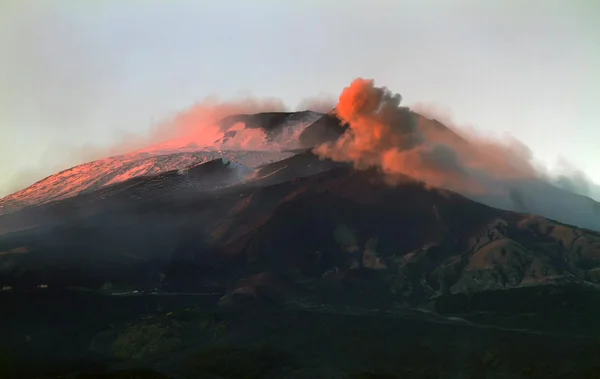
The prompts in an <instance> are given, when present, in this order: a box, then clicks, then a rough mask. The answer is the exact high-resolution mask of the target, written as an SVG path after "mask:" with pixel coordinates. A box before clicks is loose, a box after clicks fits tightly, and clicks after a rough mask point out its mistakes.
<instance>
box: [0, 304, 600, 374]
mask: <svg viewBox="0 0 600 379" xmlns="http://www.w3.org/2000/svg"><path fill="white" fill-rule="evenodd" d="M30 295H31V294H30ZM515 296H518V295H516V294H515ZM515 298H516V297H515ZM594 300H595V301H596V303H597V302H598V298H597V297H596V298H595V299H594ZM0 302H1V306H2V309H7V308H6V307H8V306H10V309H11V310H12V311H11V312H8V314H7V313H5V314H4V315H3V316H2V326H1V327H0V331H1V332H2V335H3V340H2V341H0V350H2V359H0V370H1V371H0V375H1V377H2V378H11V377H15V378H17V377H20V378H123V379H133V378H256V379H258V378H489V377H494V378H596V377H597V376H594V375H597V374H598V370H600V366H599V365H598V360H597V356H598V354H600V343H599V339H598V337H599V336H600V334H598V333H596V334H595V335H581V334H578V333H577V332H573V331H571V330H568V329H566V328H564V327H557V325H555V326H554V327H542V328H539V329H535V328H530V329H524V328H519V326H518V325H512V327H499V326H497V325H493V324H490V323H487V324H486V323H476V322H470V321H467V320H466V319H461V318H453V317H447V316H440V315H436V314H433V313H429V312H423V311H408V310H395V311H388V312H383V311H381V310H376V309H365V308H355V307H347V308H345V309H335V308H332V307H330V306H327V305H318V304H312V305H309V304H308V303H304V304H300V303H296V304H288V305H287V306H276V305H273V304H262V305H258V304H246V305H245V306H243V307H238V308H236V309H232V308H228V307H223V306H217V304H216V302H217V298H216V297H210V296H205V297H200V296H196V297H194V296H190V295H188V296H177V295H173V296H139V297H135V296H130V297H118V296H98V295H92V294H82V293H70V294H68V293H61V294H54V295H52V294H50V293H44V294H39V293H38V294H37V295H32V296H30V297H28V298H27V301H23V300H22V299H21V300H19V299H18V298H16V297H12V298H9V297H6V296H3V297H0ZM49 303H52V304H53V305H54V306H49ZM40 310H43V312H44V315H43V317H42V315H40V314H39V313H38V312H39V311H40ZM513 314H514V313H513ZM473 315H475V313H473ZM597 315H598V313H597V312H596V313H595V318H596V319H597ZM496 316H497V318H498V319H501V318H503V319H506V320H508V319H509V318H510V316H509V314H508V313H505V314H503V315H496ZM4 336H8V339H7V337H4ZM19 336H21V337H23V336H25V338H19Z"/></svg>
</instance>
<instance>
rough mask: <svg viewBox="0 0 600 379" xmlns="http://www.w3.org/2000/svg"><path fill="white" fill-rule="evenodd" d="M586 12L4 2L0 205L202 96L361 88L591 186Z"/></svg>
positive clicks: (515, 5) (599, 165)
mask: <svg viewBox="0 0 600 379" xmlns="http://www.w3.org/2000/svg"><path fill="white" fill-rule="evenodd" d="M598 15H600V2H598V1H595V0H587V1H586V0H580V1H573V0H518V1H517V0H514V1H511V0H488V1H482V0H472V1H468V0H429V1H427V0H414V1H408V0H405V1H396V0H362V1H358V0H357V1H353V0H344V1H342V0H287V1H280V0H277V1H276V0H237V1H234V0H229V1H227V0H219V1H216V0H215V1H208V0H189V1H184V0H179V1H178V0H169V1H167V0H164V1H152V0H143V1H142V0H140V1H134V0H129V1H128V0H114V1H113V0H102V1H100V0H97V1H93V0H89V1H79V0H38V1H34V0H31V1H29V0H1V1H0V195H2V194H6V193H8V192H9V191H12V190H15V189H18V188H17V187H18V185H22V184H23V183H24V182H23V180H25V181H27V180H29V181H31V182H32V181H34V180H36V179H41V177H40V176H41V175H47V174H51V173H52V172H53V170H55V169H57V168H64V167H62V166H61V165H63V166H64V165H66V164H67V162H68V163H78V162H72V160H73V157H74V156H77V154H78V153H77V152H78V151H79V152H80V151H85V150H87V149H89V148H91V147H93V146H102V145H108V144H110V143H111V142H114V141H118V140H120V139H122V138H123V135H126V134H127V133H143V132H144V131H145V130H147V129H149V128H150V127H152V126H153V125H154V124H155V123H157V122H159V121H161V120H163V119H165V118H166V117H168V116H170V115H172V114H173V113H175V112H177V111H179V110H182V109H185V108H186V107H189V106H190V105H192V104H193V103H195V102H197V101H200V100H202V99H203V98H205V97H206V96H208V95H213V94H216V95H219V97H221V98H224V99H227V98H230V97H232V96H236V95H237V94H239V93H240V91H246V92H250V93H251V94H253V95H255V96H269V97H278V98H281V99H283V100H284V101H285V102H286V103H287V104H288V105H290V106H291V107H294V106H296V105H297V104H298V103H299V102H300V101H301V99H303V98H306V97H308V96H312V95H318V94H320V93H330V94H333V95H336V96H338V95H339V93H340V92H341V90H342V89H343V87H345V86H347V85H348V84H349V83H350V82H351V81H352V80H353V79H354V78H355V77H359V76H362V77H366V78H373V79H375V81H376V83H377V85H385V86H387V87H388V88H390V89H391V90H393V91H395V92H399V93H400V94H402V96H403V97H404V103H405V104H407V105H410V104H411V103H415V102H425V103H432V104H436V105H439V106H442V107H444V108H445V109H447V110H449V111H450V112H451V114H452V116H453V118H454V119H455V120H456V121H457V122H458V123H459V124H464V123H466V124H470V125H472V126H474V127H475V128H477V129H479V130H482V131H491V132H493V133H496V134H501V133H504V132H508V133H510V134H512V135H513V136H515V137H517V138H518V139H520V140H522V141H523V142H525V143H526V144H527V145H529V146H530V148H531V149H532V150H533V152H534V154H535V156H536V158H537V159H539V160H540V161H542V162H544V163H546V164H548V165H550V166H552V165H554V164H555V163H556V161H557V159H559V158H560V157H564V158H566V159H567V160H568V161H570V162H571V163H573V164H574V165H575V166H577V167H579V168H581V169H582V170H583V171H584V172H586V173H587V174H588V175H589V176H591V177H592V178H594V180H595V181H596V182H600V124H599V122H598V119H599V118H598V115H597V113H598V111H597V109H599V107H598V105H597V104H598V102H599V101H600V40H599V37H598V36H600V22H598V21H599V16H598ZM82 156H83V155H82ZM82 159H83V158H82ZM27 184H30V183H27Z"/></svg>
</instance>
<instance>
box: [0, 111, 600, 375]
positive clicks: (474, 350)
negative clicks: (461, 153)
mask: <svg viewBox="0 0 600 379" xmlns="http://www.w3.org/2000/svg"><path fill="white" fill-rule="evenodd" d="M305 116H306V114H305V115H304V116H301V115H296V114H293V113H290V114H260V115H242V116H236V117H233V118H231V119H228V120H229V121H227V122H226V123H225V124H227V125H228V126H226V128H229V129H226V131H225V132H224V133H223V135H222V136H220V138H219V139H218V141H216V144H215V146H213V147H211V148H205V149H202V148H199V147H198V146H194V145H190V144H189V141H188V140H185V141H184V140H180V141H171V142H169V143H166V144H161V145H158V146H154V147H152V148H149V149H145V151H140V152H136V153H133V154H129V155H126V156H121V157H112V158H109V159H106V160H102V161H98V162H91V163H88V164H85V165H82V166H79V167H78V168H74V169H72V170H67V171H65V172H63V173H59V174H57V175H55V176H51V177H49V178H47V179H45V180H43V181H41V182H39V183H37V184H35V185H34V186H32V187H30V188H29V189H26V190H24V191H22V192H21V193H19V194H17V195H13V196H12V197H9V198H7V199H4V200H3V205H4V206H5V207H6V206H9V205H10V208H5V210H4V213H3V214H2V215H0V301H2V306H3V312H2V313H1V316H2V317H3V318H2V320H3V322H2V323H0V325H2V329H0V331H1V334H2V336H3V339H2V340H1V341H0V349H3V350H2V351H3V352H6V353H3V354H4V356H8V357H11V358H9V362H13V361H14V362H21V363H20V364H19V365H16V367H12V368H11V366H10V365H9V368H10V369H11V370H12V372H17V373H19V375H21V374H22V373H23V372H28V371H27V370H30V371H36V370H37V368H36V367H34V365H32V364H31V362H37V364H38V365H40V366H44V367H50V368H52V371H51V373H52V375H45V376H40V375H39V373H36V375H31V376H30V377H32V378H33V377H36V378H37V377H65V378H66V377H75V376H73V375H70V374H71V373H72V372H78V373H80V372H81V368H82V366H84V365H92V366H93V367H92V368H91V369H90V368H88V369H89V370H95V369H96V368H94V367H95V366H96V365H98V364H102V365H105V366H107V367H109V368H111V367H113V366H112V365H113V364H115V365H116V366H115V367H117V368H118V369H122V368H123V367H125V368H127V367H135V368H138V367H144V368H151V369H155V370H158V371H159V372H161V373H165V374H166V375H168V376H163V375H162V374H157V375H158V376H147V377H158V378H166V377H172V378H188V377H223V378H234V377H235V378H239V377H250V376H248V375H246V374H247V373H248V372H250V373H251V374H252V373H257V372H262V370H263V369H264V370H267V371H269V375H262V376H258V375H254V376H252V377H265V378H267V377H311V378H313V377H340V378H354V377H356V378H364V377H368V378H373V377H390V378H391V377H395V376H387V375H383V376H380V375H379V376H376V374H373V375H371V373H370V372H371V371H373V370H375V371H376V372H380V371H381V372H395V373H403V375H404V374H406V375H404V376H402V377H421V378H422V377H446V376H448V373H450V372H454V371H452V370H455V371H456V372H458V374H456V375H455V376H456V377H469V376H465V375H464V373H465V372H467V371H469V370H471V371H473V372H478V373H479V375H475V376H471V377H484V376H483V375H484V374H486V375H487V373H490V372H493V371H494V370H496V371H497V370H505V369H506V370H507V371H506V372H508V373H509V374H507V375H508V376H506V377H511V378H512V377H540V378H541V377H544V378H546V377H555V378H563V377H582V376H581V375H579V373H580V372H584V373H585V372H586V370H589V372H594V373H595V372H597V370H596V368H597V366H596V362H597V351H598V348H597V337H598V336H600V330H599V329H598V327H597V326H596V325H597V316H598V314H599V313H598V312H599V309H598V308H597V306H596V304H598V299H600V292H599V289H600V233H599V232H595V231H592V230H590V229H584V228H580V227H577V226H572V225H568V224H565V223H563V222H560V221H555V220H553V219H548V218H545V217H543V216H542V215H543V214H544V212H546V213H547V214H552V215H556V216H557V217H554V219H562V220H565V219H566V220H574V221H576V222H577V223H578V224H583V225H592V226H593V225H596V224H593V223H592V222H593V220H594V218H593V212H591V211H590V210H589V209H590V207H591V208H592V209H593V205H594V204H595V203H594V202H593V201H592V200H591V199H588V198H585V197H582V196H579V195H575V194H572V193H570V192H566V191H562V190H559V189H557V188H555V187H553V186H552V185H551V184H549V183H547V182H545V181H544V180H542V179H539V178H535V177H526V178H520V179H518V180H516V179H515V180H512V181H508V180H504V181H503V180H497V181H495V182H491V183H487V184H488V185H497V186H503V188H505V189H515V190H517V191H520V192H519V196H520V197H519V198H518V200H520V201H514V199H512V198H511V197H510V196H508V197H502V193H505V192H506V191H498V192H497V193H496V194H479V195H473V194H468V195H469V197H466V196H463V195H462V194H459V193H456V192H453V191H450V190H448V189H444V188H436V187H432V186H431V185H430V184H427V183H424V182H422V181H418V180H416V179H414V178H413V177H410V176H406V175H394V176H393V178H391V177H390V175H389V173H384V172H382V170H380V169H378V168H376V167H372V168H364V167H360V169H359V168H357V167H356V166H355V165H354V164H353V163H350V162H343V161H342V162H336V161H333V160H330V159H324V158H323V157H321V156H318V155H316V154H315V149H314V148H313V147H314V146H317V145H320V144H323V143H326V142H331V141H338V140H339V138H341V136H342V135H343V133H345V132H346V131H347V130H348V126H347V125H344V124H343V123H342V122H341V121H340V119H338V116H337V115H336V113H335V112H332V113H330V114H325V115H318V116H319V117H318V118H316V120H312V119H310V118H309V119H308V121H306V120H307V119H306V118H304V117H305ZM311 117H316V115H314V114H312V116H311ZM415 117H420V116H415ZM262 118H265V120H266V121H265V125H267V126H268V127H265V128H264V129H262V128H260V127H256V126H257V125H260V124H261V122H262V121H260V120H261V119H262ZM239 120H246V121H248V124H249V125H251V127H248V128H245V127H244V128H242V127H240V125H239ZM252 120H254V121H252ZM256 120H258V121H256ZM282 120H284V121H282ZM298 120H301V121H298ZM302 120H304V121H302ZM421 120H422V121H421V127H422V128H423V129H425V130H426V129H427V128H430V129H431V130H434V131H435V132H436V133H440V132H441V133H446V134H445V138H453V139H456V141H455V142H453V143H454V144H455V145H456V144H459V143H460V144H463V145H464V148H465V149H469V148H473V149H477V146H471V145H470V144H469V142H468V141H467V140H464V139H462V138H461V137H460V136H458V135H457V134H455V133H454V132H452V131H450V130H449V129H447V128H445V126H443V125H442V124H440V123H438V122H435V121H433V120H428V119H425V118H422V119H421ZM282 122H283V123H284V124H281V123H282ZM290 124H291V125H292V126H291V127H290ZM278 125H279V126H278ZM281 125H284V126H285V128H288V129H287V131H285V130H281V131H279V130H278V128H279V127H281ZM294 125H295V126H296V127H297V128H296V129H294ZM231 128H233V129H235V130H231ZM290 128H291V129H290ZM257 132H258V134H257ZM286 133H288V134H287V136H286ZM226 134H227V135H226ZM257 135H258V136H260V137H261V138H262V140H261V141H262V142H261V143H259V144H255V145H253V146H255V148H258V147H260V149H258V150H241V149H240V148H239V146H246V145H247V142H248V140H247V139H246V137H248V136H250V137H253V138H254V137H256V136H257ZM290 136H292V137H290ZM253 141H254V142H252V143H255V142H256V138H254V139H253ZM245 144H246V145H245ZM219 147H228V148H229V150H227V149H221V150H219ZM390 179H393V180H390ZM392 184H393V185H392ZM513 192H514V191H513ZM544 194H553V196H554V198H544V196H543V195H544ZM465 195H467V194H465ZM524 200H526V201H524ZM490 204H496V205H497V206H499V207H502V208H505V209H499V208H494V207H492V206H490ZM526 206H527V207H532V206H537V207H538V208H529V209H534V210H536V213H538V214H537V215H536V214H527V213H517V212H513V211H511V210H507V209H511V208H512V209H518V210H523V209H524V207H526ZM586 212H587V213H586ZM558 216H560V217H558ZM40 315H43V317H40ZM24 336H25V338H24ZM315 338H318V339H317V340H316V341H317V342H315ZM224 346H225V347H224ZM249 346H250V348H249ZM252 346H258V348H257V349H258V350H253V349H254V348H252ZM262 346H268V347H269V349H275V351H276V354H275V353H273V350H265V351H266V352H261V351H262V350H260V349H262ZM377 346H382V347H381V348H376V347H377ZM565 347H568V349H565ZM565 351H568V352H569V353H568V358H565V354H566V353H565ZM448 352H450V353H448ZM9 353H10V354H9ZM281 354H284V355H281ZM449 354H451V355H449ZM289 356H292V357H294V363H293V364H294V365H296V366H298V367H296V366H294V369H299V367H300V368H304V367H309V368H310V367H313V366H317V367H321V366H327V367H329V366H332V367H335V368H336V370H337V371H340V370H341V371H344V372H359V373H361V372H367V374H365V375H366V376H365V375H362V374H360V375H358V376H347V375H345V374H343V375H342V374H339V375H338V374H337V371H336V374H335V375H333V374H331V373H330V372H329V371H317V372H318V374H315V373H314V372H312V371H302V370H301V371H300V373H299V375H300V376H287V375H283V374H282V373H284V371H281V370H280V369H281V368H279V367H273V364H272V362H287V361H285V360H284V359H283V358H282V357H289ZM398 356H402V357H404V360H403V361H401V362H400V363H397V362H398V360H397V357H398ZM13 357H16V358H13ZM232 357H233V358H232ZM236 357H237V358H236ZM432 357H434V358H435V359H436V361H435V364H433V365H432V364H431V362H432ZM17 358H18V359H17ZM232 359H234V362H235V364H231V361H232ZM286 359H288V358H286ZM567 359H568V360H569V361H567ZM182 360H184V361H185V362H182ZM187 360H189V362H191V363H192V365H195V366H194V367H200V368H199V369H198V368H195V369H194V370H192V371H189V372H188V371H187V370H189V362H188V361H187ZM73 361H75V362H76V363H77V365H76V366H75V368H69V367H67V368H69V369H68V370H67V369H63V371H65V372H68V373H69V375H67V376H57V375H55V374H54V373H55V370H58V369H57V368H55V367H56V364H57V362H67V363H69V364H73ZM438 361H439V362H438ZM40 362H42V363H43V364H42V363H40ZM115 362H116V363H115ZM215 362H216V363H215ZM472 362H474V363H473V364H472ZM532 362H534V363H535V364H533V363H532ZM548 362H551V363H552V364H553V365H554V366H552V365H549V364H548ZM571 362H574V363H572V364H571ZM0 363H1V362H0ZM183 363H185V364H183ZM517 363H518V364H517ZM65 364H66V363H65ZM282 364H283V363H282ZM285 364H287V363H285ZM290 364H291V363H290ZM128 365H129V366H128ZM263 366H265V367H266V368H263ZM229 367H233V369H231V370H230V369H229ZM257 367H258V368H257ZM432 367H433V368H432ZM523 367H524V368H523ZM589 367H592V368H589ZM34 369H36V370H34ZM559 369H561V370H562V371H560V373H564V372H567V374H566V375H565V376H563V375H562V374H556V375H554V373H556V372H559V371H557V370H559ZM40 370H41V369H40ZM44 370H46V368H44ZM303 370H304V369H303ZM465 370H466V371H465ZM477 370H480V371H477ZM524 370H526V371H524ZM594 370H596V371H594ZM375 371H374V372H375ZM433 371H436V373H435V375H434V374H432V372H433ZM521 371H523V372H525V374H524V375H525V376H518V375H517V374H513V373H515V372H521ZM5 372H7V371H6V369H4V370H3V367H2V365H0V373H1V375H0V376H2V375H5ZM8 372H11V371H10V370H9V371H8ZM40 372H41V371H40ZM43 372H44V374H47V373H46V371H43ZM190 372H191V374H190ZM416 372H424V373H427V375H425V374H423V375H416V374H415V373H416ZM530 372H534V373H536V375H537V376H531V375H529V373H530ZM549 373H553V374H552V375H550V374H549ZM213 374H214V375H213ZM117 375H120V374H117ZM148 375H150V374H148ZM415 375H416V376H415ZM461 375H462V376H461ZM3 377H4V376H3ZM6 377H10V376H6ZM17 377H19V376H17ZM20 377H23V376H20ZM78 377H81V378H84V377H86V376H78ZM91 377H94V378H100V377H103V378H108V377H109V376H94V375H92V376H91ZM117 377H126V376H117ZM127 377H128V376H127ZM145 377H146V376H145Z"/></svg>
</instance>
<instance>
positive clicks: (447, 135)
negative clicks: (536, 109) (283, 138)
mask: <svg viewBox="0 0 600 379" xmlns="http://www.w3.org/2000/svg"><path fill="white" fill-rule="evenodd" d="M401 100H402V97H401V96H400V95H399V94H394V93H392V92H390V91H389V90H388V89H386V88H385V87H376V86H375V83H374V81H373V80H366V79H362V78H359V79H356V80H354V81H353V82H352V84H351V85H350V86H349V87H346V88H345V89H344V90H343V92H342V94H341V95H340V98H339V102H338V105H337V114H338V117H340V119H341V120H342V121H343V122H344V123H346V124H348V126H349V128H348V130H347V131H346V132H345V133H344V134H343V135H342V136H341V137H340V138H339V139H338V140H337V141H335V142H332V143H326V144H323V145H321V146H318V147H317V148H315V153H316V154H318V155H319V156H320V157H322V158H330V159H332V160H335V161H340V162H352V163H353V164H354V166H355V167H356V168H357V169H366V168H372V167H377V168H379V169H380V170H381V171H382V172H383V173H385V174H388V176H389V177H390V178H391V179H393V178H394V176H399V175H407V176H410V177H413V178H415V179H417V180H420V181H423V182H425V183H427V184H429V185H431V186H434V187H444V188H449V189H453V190H456V191H461V192H467V193H471V194H477V193H482V192H486V191H488V190H489V188H488V186H486V184H489V183H490V182H491V181H493V180H496V179H512V178H518V177H530V176H532V175H534V173H535V170H533V168H532V166H531V165H530V164H529V160H530V159H531V154H530V152H529V150H528V149H527V148H526V147H525V146H524V145H522V144H520V143H519V142H518V141H516V140H514V139H509V140H507V141H504V142H502V141H496V140H492V139H486V138H481V137H476V136H475V135H473V136H471V138H466V139H463V138H462V137H461V136H459V135H458V134H456V133H454V132H453V131H452V130H450V129H448V128H446V127H445V126H443V125H442V124H440V123H438V122H436V121H435V120H430V119H428V118H426V117H423V116H421V115H419V114H417V113H414V112H412V111H411V110H410V109H409V108H407V107H401V106H400V102H401ZM515 157H516V158H515Z"/></svg>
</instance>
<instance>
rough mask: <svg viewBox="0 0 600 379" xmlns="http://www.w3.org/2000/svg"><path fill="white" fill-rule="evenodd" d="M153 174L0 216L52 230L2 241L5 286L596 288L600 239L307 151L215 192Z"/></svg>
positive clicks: (357, 297) (415, 290) (403, 293)
mask: <svg viewBox="0 0 600 379" xmlns="http://www.w3.org/2000/svg"><path fill="white" fill-rule="evenodd" d="M202 166H204V165H201V166H198V170H206V171H212V170H207V168H206V167H205V168H202ZM216 166H217V167H223V164H222V163H217V164H216ZM309 166H310V167H309ZM206 171H205V172H204V175H198V176H197V178H203V177H204V178H206V176H207V175H206ZM222 172H223V169H222V168H221V169H218V170H217V173H222ZM225 172H226V170H225ZM211 175H213V174H211ZM158 177H160V178H163V180H162V181H161V182H162V184H161V186H159V188H160V189H159V190H158V191H157V192H156V193H155V192H153V191H150V190H148V188H150V187H152V185H153V184H152V183H155V182H156V178H157V177H153V178H140V179H132V180H130V181H127V182H125V183H123V184H121V185H118V186H115V187H114V189H115V190H114V191H112V190H111V191H108V192H110V193H108V195H107V191H105V190H101V191H95V192H92V193H89V194H84V195H79V196H76V197H73V198H70V199H67V200H63V201H61V202H58V203H56V204H54V205H52V206H47V207H40V208H39V209H37V212H39V213H35V214H34V213H31V214H29V215H26V214H25V213H22V214H21V215H20V216H19V213H20V212H19V213H16V214H13V215H8V216H4V217H2V218H0V223H1V224H2V226H3V227H10V225H14V223H15V222H16V221H17V218H12V219H11V218H10V217H20V218H21V219H22V220H26V219H28V220H30V221H31V222H33V221H34V220H44V222H43V223H42V225H35V223H32V224H30V225H29V227H28V228H27V229H26V230H25V229H22V230H21V231H20V232H13V233H11V234H8V235H4V236H3V237H0V251H1V252H2V253H0V267H2V272H1V274H2V275H0V277H2V280H3V283H5V284H11V285H15V286H17V287H19V286H21V287H27V286H31V285H36V284H38V283H40V282H44V283H48V284H50V285H52V286H66V285H85V286H91V287H94V286H96V287H98V286H101V285H102V284H103V283H106V282H112V283H119V282H121V283H123V282H125V283H128V284H132V285H136V286H140V287H144V286H156V285H157V283H158V279H157V278H159V277H162V278H163V282H162V283H163V285H164V286H166V288H170V289H175V290H178V291H200V290H202V289H206V288H208V287H210V288H213V287H220V288H222V287H227V286H229V285H230V284H231V283H233V282H235V281H236V280H237V279H239V278H242V277H247V276H249V275H254V274H256V273H260V272H273V273H276V274H277V275H283V276H284V277H287V278H290V279H291V280H293V281H295V282H297V283H303V284H301V287H303V288H304V290H305V291H308V293H310V294H312V295H311V296H317V297H319V298H323V297H324V298H326V300H327V301H329V302H336V301H339V302H342V303H344V302H354V303H361V302H373V301H376V302H379V303H381V304H391V303H393V302H400V303H402V302H407V303H410V304H421V303H423V302H427V301H428V300H429V299H431V298H432V297H435V296H438V295H441V294H456V293H465V292H481V291H488V290H498V289H500V290H505V289H511V288H520V287H523V286H539V285H547V284H553V285H558V286H561V285H566V284H568V285H572V284H576V285H582V286H591V287H593V286H595V285H596V283H600V274H599V273H600V269H599V268H600V234H598V233H595V232H591V231H588V230H582V229H578V228H576V227H572V226H568V225H563V224H560V223H557V222H554V221H550V220H547V219H544V218H542V217H539V216H529V215H522V214H517V213H511V212H507V211H501V210H498V209H494V208H490V207H488V206H485V205H482V204H479V203H476V202H474V201H471V200H469V199H467V198H464V197H462V196H460V195H457V194H455V193H452V192H449V191H445V190H428V189H426V188H425V186H424V185H423V184H420V183H417V182H415V181H413V180H411V179H410V178H404V179H403V180H402V182H401V184H400V185H398V186H397V187H390V186H389V185H387V184H386V182H385V179H384V178H383V177H382V176H381V174H379V173H378V172H377V171H375V170H366V171H356V170H354V169H353V168H351V167H350V166H348V165H344V164H334V163H332V162H328V161H321V160H318V158H316V157H314V156H312V155H311V154H310V153H304V154H299V155H297V156H295V157H292V158H289V159H287V160H285V161H283V162H277V163H275V164H273V167H270V165H269V166H266V167H263V168H262V170H261V171H260V175H257V176H256V177H254V179H253V180H249V181H247V182H245V183H242V184H237V185H234V186H229V187H226V188H220V189H214V187H212V188H205V189H204V190H200V191H188V190H187V189H186V188H190V187H189V186H181V185H179V184H177V185H175V184H172V183H176V182H178V181H179V180H181V179H180V176H177V175H172V174H168V175H167V174H163V175H162V176H158ZM157 193H158V195H157ZM160 273H162V275H161V274H160ZM344 294H345V295H350V294H352V296H345V295H344Z"/></svg>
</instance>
